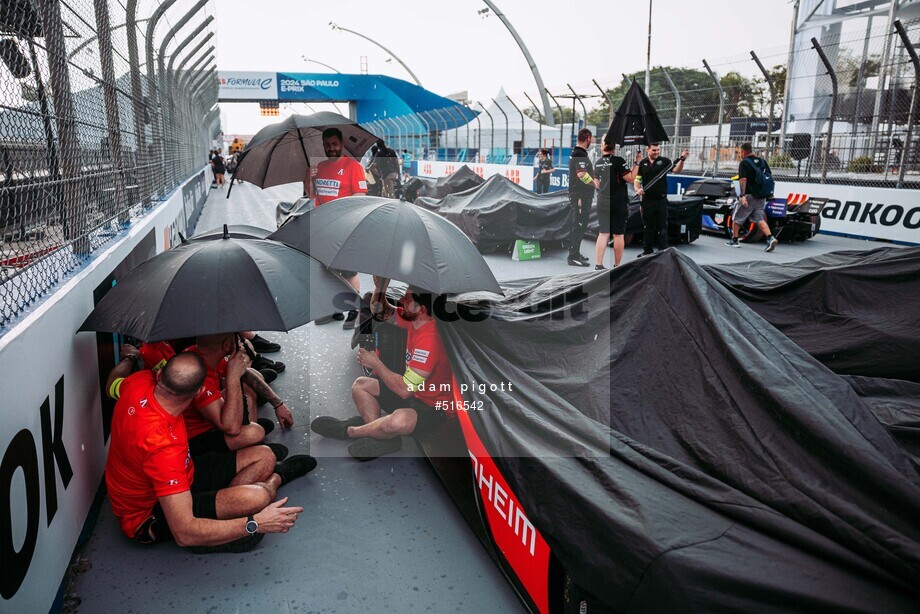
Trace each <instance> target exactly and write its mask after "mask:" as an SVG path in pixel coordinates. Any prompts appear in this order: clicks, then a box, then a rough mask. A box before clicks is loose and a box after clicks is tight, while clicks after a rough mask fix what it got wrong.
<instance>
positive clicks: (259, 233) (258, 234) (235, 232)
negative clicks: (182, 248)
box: [188, 224, 272, 241]
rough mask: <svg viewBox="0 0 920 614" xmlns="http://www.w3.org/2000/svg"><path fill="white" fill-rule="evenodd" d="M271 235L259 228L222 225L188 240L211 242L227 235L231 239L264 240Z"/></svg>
mask: <svg viewBox="0 0 920 614" xmlns="http://www.w3.org/2000/svg"><path fill="white" fill-rule="evenodd" d="M271 233H272V231H271V230H268V229H265V228H259V227H258V226H249V225H247V224H230V225H229V226H228V225H227V224H224V227H223V228H212V229H211V230H205V231H204V232H199V233H198V234H196V235H194V236H191V237H189V238H188V240H189V241H211V240H213V239H223V238H224V236H225V235H229V237H230V238H231V239H264V238H265V237H267V236H268V235H270V234H271Z"/></svg>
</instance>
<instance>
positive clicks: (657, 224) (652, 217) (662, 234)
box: [633, 143, 690, 258]
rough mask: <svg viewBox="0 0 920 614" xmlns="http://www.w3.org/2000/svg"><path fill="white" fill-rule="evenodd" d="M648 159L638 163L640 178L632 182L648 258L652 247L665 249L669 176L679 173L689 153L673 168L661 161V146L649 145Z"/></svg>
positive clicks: (656, 144) (667, 162)
mask: <svg viewBox="0 0 920 614" xmlns="http://www.w3.org/2000/svg"><path fill="white" fill-rule="evenodd" d="M646 154H647V157H646V158H645V159H644V160H642V161H641V162H640V163H639V174H638V175H637V176H636V179H635V181H634V182H633V187H634V188H635V189H636V194H637V195H638V196H641V197H642V205H641V206H640V208H639V210H640V211H641V212H642V227H643V234H644V236H643V239H642V253H641V254H639V255H638V256H637V258H641V257H642V256H648V255H649V254H651V253H652V252H653V251H654V248H655V246H657V247H658V249H659V251H660V250H663V249H668V173H669V172H671V171H672V170H673V171H674V172H675V173H679V172H681V171H682V170H683V169H684V160H686V159H687V156H689V155H690V152H689V151H688V150H686V149H685V150H683V151H682V152H681V153H680V158H678V159H677V164H674V165H673V166H672V163H671V161H670V160H669V159H667V158H663V157H661V146H660V145H659V144H658V143H652V144H650V145H649V146H648V147H647V148H646Z"/></svg>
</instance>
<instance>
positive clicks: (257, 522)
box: [105, 353, 316, 552]
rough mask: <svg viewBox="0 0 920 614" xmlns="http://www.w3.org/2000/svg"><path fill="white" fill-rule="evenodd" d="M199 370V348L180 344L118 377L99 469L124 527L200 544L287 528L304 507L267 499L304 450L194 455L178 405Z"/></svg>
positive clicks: (185, 400)
mask: <svg viewBox="0 0 920 614" xmlns="http://www.w3.org/2000/svg"><path fill="white" fill-rule="evenodd" d="M234 358H235V359H234V360H233V361H232V363H231V365H230V366H229V367H228V376H229V377H234V376H235V377H239V376H240V375H241V374H242V373H243V371H244V370H245V369H246V366H247V364H248V362H247V360H248V359H247V358H246V357H245V356H243V355H242V354H240V355H238V356H235V357H234ZM205 374H206V367H205V365H204V363H203V362H202V361H201V359H200V358H199V357H198V356H195V355H194V354H191V353H181V354H177V355H176V356H174V357H172V358H170V359H169V360H168V361H167V362H166V364H165V365H164V366H163V368H162V369H160V370H159V371H157V372H154V371H151V370H148V369H144V370H142V371H138V372H137V373H135V374H133V375H130V376H129V377H127V378H125V379H124V381H123V382H121V384H120V393H121V396H120V398H119V399H118V402H117V403H116V404H115V410H114V413H113V415H112V434H111V440H110V444H109V453H108V459H107V462H106V471H105V479H106V486H107V488H108V495H109V500H110V502H111V504H112V511H113V512H114V513H115V516H116V518H118V522H119V525H120V526H121V530H122V532H123V533H124V534H125V535H127V536H128V537H131V538H133V539H134V540H135V541H137V542H138V543H140V544H143V545H148V544H153V543H156V542H161V541H167V540H170V539H174V540H175V541H176V543H177V544H179V545H180V546H190V547H197V548H198V549H199V550H198V551H199V552H223V551H230V552H242V551H245V550H249V549H251V548H253V547H254V546H255V545H256V544H258V543H259V541H261V537H262V535H261V533H279V532H285V533H286V532H287V531H288V530H289V529H290V528H291V527H292V526H293V525H294V522H295V521H296V520H297V515H298V514H299V513H301V512H302V511H303V508H301V507H282V506H283V505H284V503H285V502H286V499H281V500H280V501H277V502H274V503H272V501H274V498H275V493H276V491H277V489H278V487H279V486H280V485H282V484H284V483H287V482H288V481H290V480H292V479H294V478H296V477H300V476H301V475H304V474H305V473H307V472H308V471H310V470H312V469H313V468H314V467H315V466H316V461H315V460H313V458H312V457H309V456H295V457H291V458H290V459H288V460H287V461H285V462H284V463H281V464H279V465H277V466H276V464H275V456H274V454H273V453H272V451H271V450H269V449H268V448H267V447H265V446H253V447H250V448H246V449H245V450H240V451H238V452H228V453H225V454H216V453H211V454H209V455H206V456H204V457H201V458H200V459H198V460H197V461H196V460H193V459H192V456H191V454H190V453H189V449H188V438H187V436H186V431H185V421H184V420H183V419H182V413H183V412H184V411H185V410H186V409H187V408H188V406H189V405H190V403H191V401H192V398H194V396H195V394H196V392H197V391H198V390H199V389H200V388H201V385H202V383H203V382H204V379H205ZM294 459H297V460H296V461H295V460H294ZM219 492H220V493H223V494H222V495H219ZM218 518H221V519H223V520H218Z"/></svg>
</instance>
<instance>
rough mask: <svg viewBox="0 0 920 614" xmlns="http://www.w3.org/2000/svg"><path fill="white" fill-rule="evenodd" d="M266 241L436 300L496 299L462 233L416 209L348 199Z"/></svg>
mask: <svg viewBox="0 0 920 614" xmlns="http://www.w3.org/2000/svg"><path fill="white" fill-rule="evenodd" d="M269 238H270V239H273V240H275V241H281V242H282V243H286V244H287V245H290V246H291V247H296V248H297V249H299V250H302V251H304V252H306V253H308V254H310V255H311V256H313V257H314V258H316V259H317V260H319V261H320V262H322V263H323V264H325V265H326V266H329V267H332V268H336V269H345V270H348V271H360V272H362V273H370V274H373V275H381V276H383V277H388V278H391V279H398V280H401V281H404V282H406V283H409V284H412V285H415V286H418V287H420V288H423V289H425V290H428V291H429V292H434V293H436V294H444V293H461V292H475V291H488V292H494V293H496V294H501V293H502V291H501V288H500V287H499V285H498V282H497V281H495V276H494V275H492V271H491V270H490V269H489V265H487V264H486V261H485V260H484V259H483V257H482V255H481V254H480V253H479V252H478V251H477V250H476V247H475V246H474V245H473V244H472V243H471V242H470V240H469V238H467V236H466V235H465V234H463V232H462V231H461V230H460V229H459V228H457V227H456V226H454V225H453V224H452V223H451V222H449V221H447V220H446V219H444V218H442V217H441V216H439V215H437V214H436V213H432V212H431V211H426V210H424V209H422V208H421V207H416V206H414V205H409V204H406V203H404V202H400V201H398V200H393V199H389V198H379V197H376V196H349V197H347V198H340V199H338V200H336V201H335V202H333V203H329V204H326V205H323V206H322V207H317V208H315V209H313V210H311V211H308V212H307V213H305V214H304V215H301V216H300V217H296V218H293V219H291V220H290V221H288V222H287V223H286V224H285V225H284V226H282V227H281V228H279V229H278V230H277V231H275V232H274V233H273V234H271V235H269Z"/></svg>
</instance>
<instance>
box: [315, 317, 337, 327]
mask: <svg viewBox="0 0 920 614" xmlns="http://www.w3.org/2000/svg"><path fill="white" fill-rule="evenodd" d="M334 319H335V318H333V317H332V316H323V317H321V318H316V319H315V320H313V323H314V324H316V325H317V326H322V325H323V324H329V323H330V322H332V320H334Z"/></svg>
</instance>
